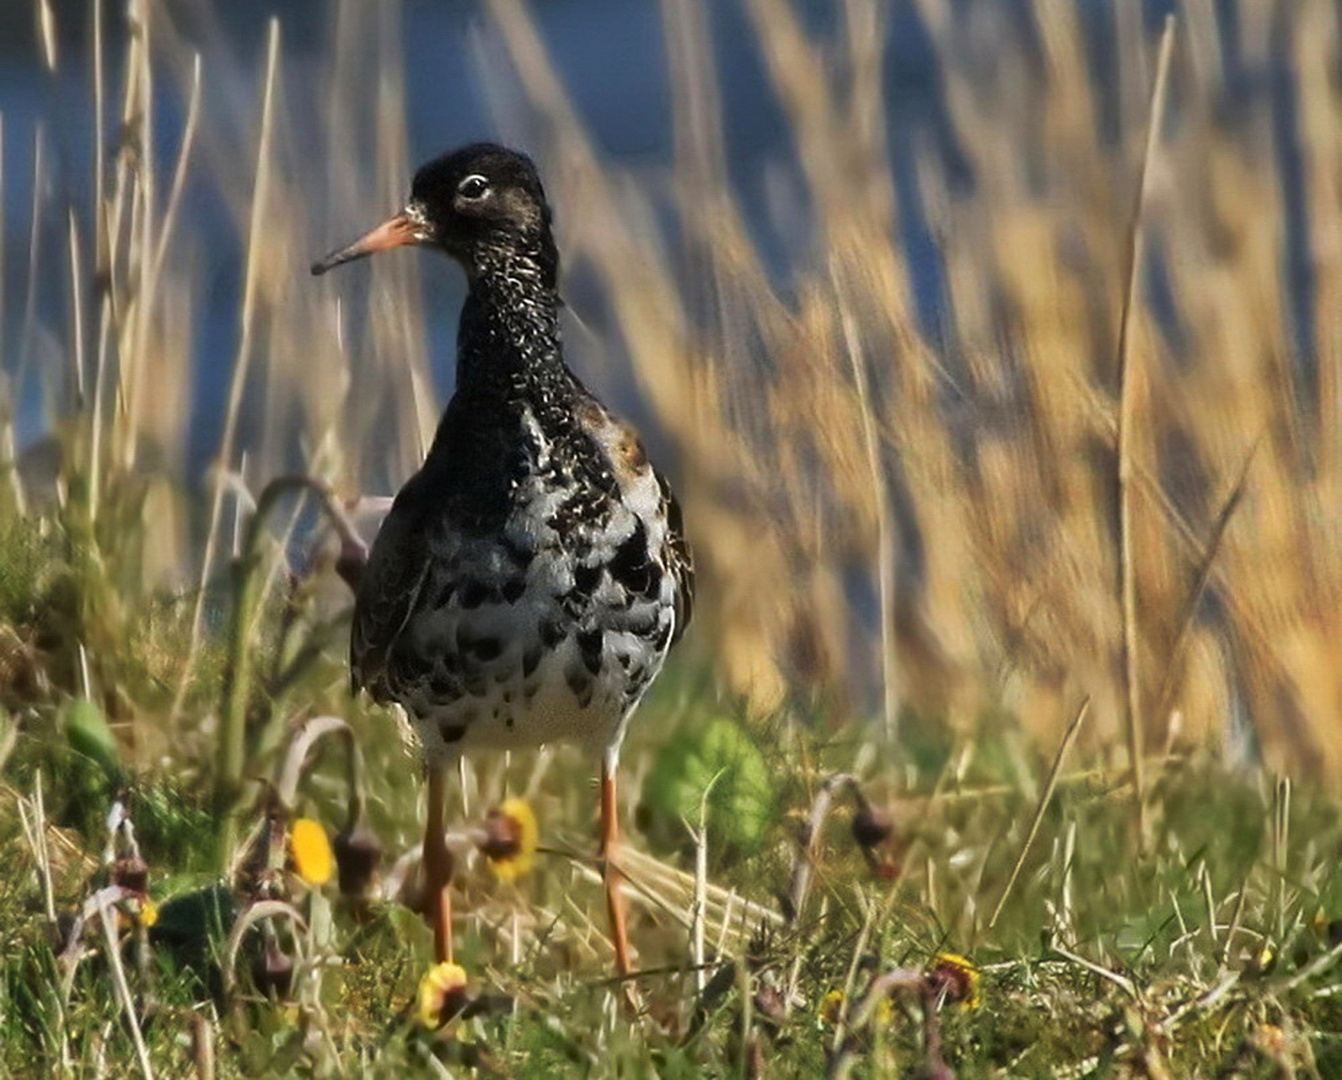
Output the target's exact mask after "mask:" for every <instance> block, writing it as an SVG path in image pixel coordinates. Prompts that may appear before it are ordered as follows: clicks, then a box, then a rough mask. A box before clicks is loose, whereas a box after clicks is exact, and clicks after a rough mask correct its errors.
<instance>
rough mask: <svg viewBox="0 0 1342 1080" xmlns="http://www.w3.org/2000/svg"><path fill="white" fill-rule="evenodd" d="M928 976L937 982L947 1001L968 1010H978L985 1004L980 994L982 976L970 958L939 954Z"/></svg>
mask: <svg viewBox="0 0 1342 1080" xmlns="http://www.w3.org/2000/svg"><path fill="white" fill-rule="evenodd" d="M927 976H928V978H929V979H933V980H935V981H936V984H937V986H938V988H939V989H940V990H941V992H942V993H944V994H945V995H946V1000H947V1001H953V1002H957V1003H958V1004H960V1005H963V1006H964V1007H965V1008H966V1009H977V1008H978V1007H979V1006H980V1005H982V1004H983V998H982V996H981V995H980V993H979V983H980V981H981V980H982V975H981V974H980V973H979V969H978V968H976V967H975V966H974V962H973V961H972V960H970V959H969V958H968V957H964V956H960V955H959V954H958V953H948V952H947V953H937V955H936V957H935V958H934V959H933V961H932V969H931V971H929V972H928V973H927Z"/></svg>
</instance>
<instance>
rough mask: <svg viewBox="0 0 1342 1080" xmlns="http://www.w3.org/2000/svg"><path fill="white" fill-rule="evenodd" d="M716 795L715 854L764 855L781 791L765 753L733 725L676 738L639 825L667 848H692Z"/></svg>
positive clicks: (656, 772) (714, 724)
mask: <svg viewBox="0 0 1342 1080" xmlns="http://www.w3.org/2000/svg"><path fill="white" fill-rule="evenodd" d="M705 792H707V793H708V805H707V826H708V842H709V850H710V852H715V851H716V852H718V853H721V852H722V851H723V850H724V849H730V850H731V851H733V852H735V853H736V854H749V853H751V852H753V851H757V850H758V849H759V848H760V847H761V846H762V845H763V843H764V841H765V839H766V838H767V836H768V832H769V829H770V827H771V826H772V825H773V823H774V821H775V819H776V817H777V807H778V790H777V787H776V786H775V783H774V779H773V777H772V776H771V775H770V772H769V766H768V764H767V763H766V761H765V759H764V755H763V753H761V751H760V748H759V746H758V745H756V743H755V740H754V739H753V738H752V737H751V736H750V734H749V733H748V732H747V731H746V730H745V729H744V728H743V727H741V725H740V724H737V723H735V722H734V721H732V720H726V719H723V718H715V719H712V720H707V721H699V722H692V723H690V724H689V725H687V726H686V727H685V728H683V729H682V730H681V731H680V732H678V733H677V734H676V736H675V737H674V738H673V740H672V741H671V743H670V744H669V745H668V746H667V747H666V748H665V749H664V750H663V751H662V753H661V754H660V755H659V757H658V758H657V761H656V763H655V764H654V765H653V767H652V769H651V770H650V771H649V772H648V776H647V779H646V780H645V781H644V784H643V792H642V799H641V802H640V805H639V808H638V818H639V825H640V827H641V828H642V829H643V831H644V832H645V833H646V834H647V835H648V839H649V841H650V842H651V843H652V844H653V845H654V846H657V847H662V848H663V849H668V848H677V847H684V846H686V845H687V844H689V843H690V842H691V837H690V834H689V832H688V830H687V828H686V824H687V823H688V825H689V826H690V827H691V828H694V829H697V828H698V827H699V819H700V813H701V809H700V808H701V806H702V805H703V802H704V793H705Z"/></svg>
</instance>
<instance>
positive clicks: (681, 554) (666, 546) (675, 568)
mask: <svg viewBox="0 0 1342 1080" xmlns="http://www.w3.org/2000/svg"><path fill="white" fill-rule="evenodd" d="M655 471H656V470H654V472H655ZM656 475H657V486H658V487H659V488H660V489H661V492H662V499H663V500H664V501H665V503H666V539H665V541H664V543H663V554H662V561H663V563H664V564H665V565H666V568H667V571H668V572H669V573H670V574H671V579H672V580H673V581H674V582H675V583H676V625H675V629H674V630H673V631H672V632H671V644H672V645H674V644H675V643H676V642H677V641H679V640H680V636H681V635H682V634H683V633H685V627H687V626H688V625H689V624H690V616H691V615H693V614H694V555H693V554H692V553H691V551H690V542H689V540H688V539H686V536H685V522H684V519H683V517H682V515H681V512H680V503H679V502H677V501H676V497H675V495H674V494H672V492H671V485H670V484H668V483H667V482H666V477H664V476H663V475H662V474H661V473H660V472H658V473H656Z"/></svg>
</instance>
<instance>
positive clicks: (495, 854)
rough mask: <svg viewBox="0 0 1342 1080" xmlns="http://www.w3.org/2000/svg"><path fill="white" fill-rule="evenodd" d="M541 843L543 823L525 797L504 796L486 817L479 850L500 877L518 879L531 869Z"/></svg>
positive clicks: (506, 879) (502, 879) (503, 879)
mask: <svg viewBox="0 0 1342 1080" xmlns="http://www.w3.org/2000/svg"><path fill="white" fill-rule="evenodd" d="M539 844H540V827H539V826H538V825H537V823H536V815H535V813H534V812H533V811H532V809H531V805H530V804H529V803H528V802H527V801H526V800H525V799H505V800H504V801H503V803H502V804H501V805H500V806H497V807H495V808H494V809H493V810H491V811H490V812H489V816H488V817H486V818H485V831H484V837H483V838H482V839H481V841H480V850H481V851H482V852H483V853H484V856H485V859H486V860H487V861H488V863H489V868H490V869H491V870H492V871H493V872H494V875H495V876H496V877H497V878H498V879H499V880H500V881H516V880H517V879H518V878H520V877H521V876H522V875H523V874H525V873H526V872H527V871H528V870H530V869H531V864H532V861H533V859H534V857H535V854H536V848H537V846H538V845H539Z"/></svg>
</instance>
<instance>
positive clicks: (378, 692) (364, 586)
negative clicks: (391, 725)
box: [349, 492, 429, 701]
mask: <svg viewBox="0 0 1342 1080" xmlns="http://www.w3.org/2000/svg"><path fill="white" fill-rule="evenodd" d="M404 496H405V492H402V495H401V496H398V497H397V499H396V502H395V504H393V506H392V508H391V513H390V514H388V515H387V519H386V520H385V521H384V522H383V523H382V528H381V530H380V531H379V532H378V534H377V539H376V540H375V541H374V542H373V550H372V551H371V552H370V553H369V556H368V565H367V566H366V567H364V571H363V575H362V577H360V579H359V589H358V592H357V593H356V594H355V598H354V620H353V624H352V625H351V627H350V649H349V651H350V678H351V681H352V683H353V687H354V689H355V690H356V691H357V690H358V689H359V688H360V687H363V688H365V689H367V690H368V691H369V692H370V693H371V694H372V695H373V697H374V698H376V699H377V700H379V701H384V700H387V699H388V698H389V697H390V696H391V692H390V687H388V686H387V683H386V675H387V662H388V658H389V657H390V656H391V651H392V646H393V645H395V643H396V639H397V638H398V637H400V635H401V631H403V630H404V629H405V625H406V623H407V622H409V620H410V616H411V614H412V613H413V612H414V610H415V606H416V605H417V604H418V602H419V596H420V593H421V591H422V590H423V588H424V581H425V578H426V577H427V576H428V571H429V550H428V534H427V533H428V531H427V528H426V525H427V522H426V521H425V518H424V515H423V514H422V513H418V512H416V511H415V509H413V505H414V502H413V500H411V499H406V498H405V497H404Z"/></svg>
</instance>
